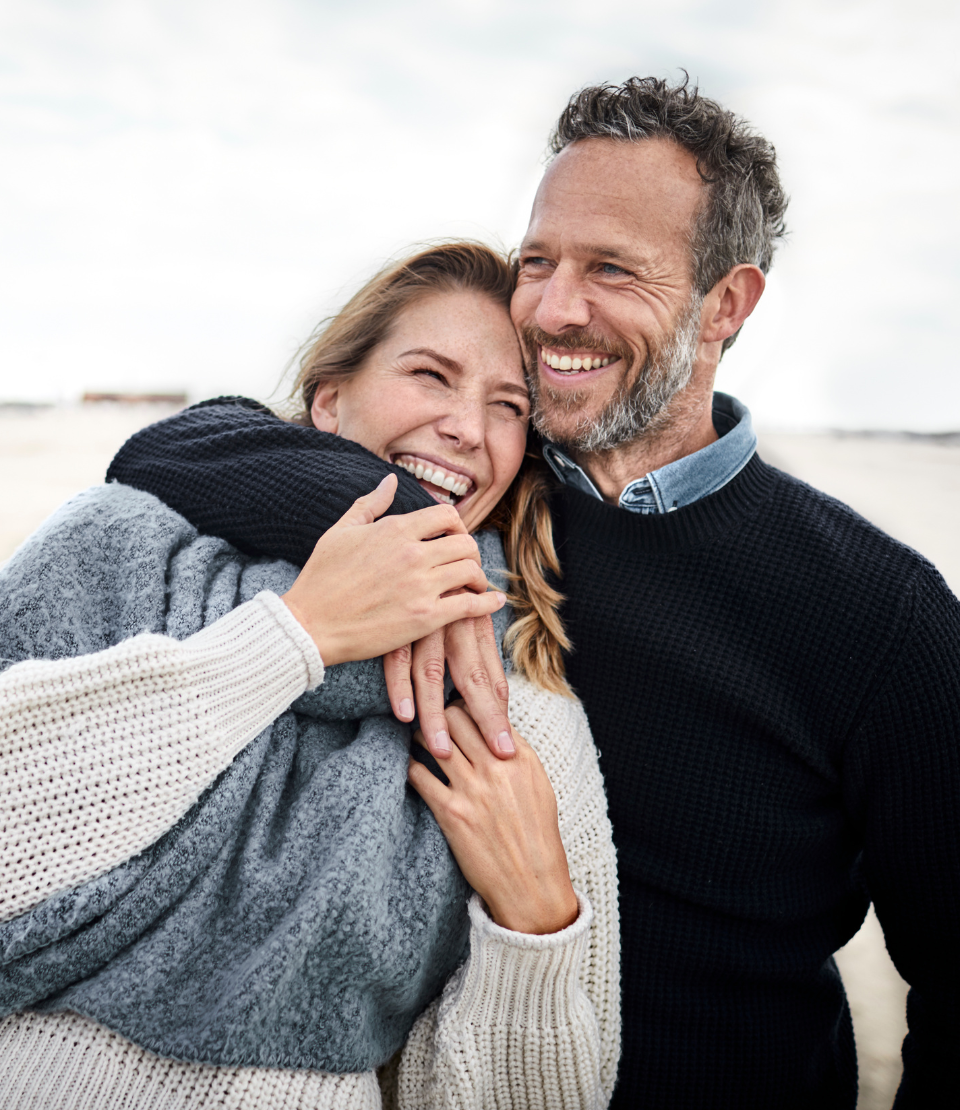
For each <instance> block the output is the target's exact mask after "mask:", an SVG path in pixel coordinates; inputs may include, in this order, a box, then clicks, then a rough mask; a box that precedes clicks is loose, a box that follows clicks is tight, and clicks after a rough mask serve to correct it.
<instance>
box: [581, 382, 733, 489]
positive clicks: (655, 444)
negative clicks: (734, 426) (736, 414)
mask: <svg viewBox="0 0 960 1110" xmlns="http://www.w3.org/2000/svg"><path fill="white" fill-rule="evenodd" d="M684 392H686V391H684ZM712 402H713V391H712V389H711V390H710V391H709V392H708V393H706V394H705V395H704V394H703V393H699V395H695V396H689V395H688V396H686V397H685V396H684V395H683V394H681V395H679V396H678V397H677V398H676V399H675V401H674V403H673V404H672V405H671V406H670V411H669V414H668V419H667V420H666V421H665V422H664V423H663V424H662V425H661V427H660V428H658V429H657V430H656V431H654V432H653V433H652V434H651V435H649V436H645V437H644V438H642V439H639V440H636V441H635V442H633V443H628V444H625V445H624V446H623V447H617V448H616V449H614V450H613V451H603V452H598V453H595V454H587V453H585V452H577V453H576V456H575V457H576V462H577V463H579V464H580V466H582V467H583V469H584V470H585V471H586V472H587V474H589V475H590V478H591V479H592V480H593V483H594V485H595V486H596V487H597V489H598V490H599V491H600V493H601V494H602V495H603V499H604V501H608V502H610V503H611V504H613V505H616V504H617V503H618V501H619V500H620V494H621V493H623V491H624V489H625V488H626V487H627V486H628V485H629V484H630V483H631V482H635V481H636V480H637V479H638V478H642V477H644V475H646V474H649V473H650V472H651V471H652V470H659V469H660V467H661V466H666V465H667V464H668V463H672V462H676V460H677V459H682V458H684V457H685V456H686V455H692V454H693V453H694V452H695V451H700V450H701V449H702V448H704V447H707V446H709V445H710V444H711V443H713V442H715V441H716V440H717V439H719V436H718V435H717V432H716V429H715V428H714V426H713V405H712Z"/></svg>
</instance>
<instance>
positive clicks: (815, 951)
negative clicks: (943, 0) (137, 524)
mask: <svg viewBox="0 0 960 1110" xmlns="http://www.w3.org/2000/svg"><path fill="white" fill-rule="evenodd" d="M553 151H554V154H555V157H554V159H553V161H552V162H551V164H550V165H549V167H548V169H547V171H546V174H545V176H544V179H543V183H542V185H541V188H540V190H539V192H538V194H537V198H536V200H535V202H534V207H533V213H532V216H531V221H530V227H529V229H528V231H527V234H526V236H525V238H524V242H523V245H522V247H521V251H520V259H519V275H518V285H517V291H516V294H515V297H514V301H513V309H512V311H513V317H514V322H515V324H516V326H517V329H518V332H519V334H520V336H521V338H522V340H523V343H524V346H525V348H526V350H527V353H528V355H529V361H530V381H531V386H532V389H533V391H534V395H535V399H536V417H535V419H536V423H537V427H538V430H539V431H540V432H541V434H542V435H543V436H544V437H545V439H546V440H547V443H546V445H545V447H544V453H545V456H546V458H547V460H548V462H549V463H550V465H551V467H552V469H553V470H554V472H555V474H556V476H557V479H558V481H557V487H556V490H555V492H554V494H553V495H552V501H551V509H552V514H553V522H554V533H555V536H556V540H557V547H558V552H559V555H560V559H561V564H562V582H561V586H562V589H563V591H564V593H565V594H566V596H567V599H568V600H567V603H566V605H565V608H564V612H563V616H564V620H565V622H566V627H567V631H568V633H569V635H570V637H571V640H572V642H573V644H574V651H573V653H572V654H571V656H570V658H569V665H568V666H569V677H570V680H571V682H572V685H573V686H574V688H575V689H576V691H577V693H578V694H579V695H580V697H581V698H582V699H583V701H584V704H585V706H586V709H587V713H588V716H589V718H590V722H591V726H592V728H593V731H594V735H595V738H596V741H597V744H598V747H599V749H600V752H601V758H602V766H603V770H604V773H605V777H606V782H607V789H608V794H609V803H610V814H611V819H612V822H613V827H614V837H615V840H616V843H617V848H618V858H619V867H620V897H621V920H622V959H623V1057H622V1061H621V1066H620V1076H619V1083H618V1087H617V1090H616V1093H615V1095H614V1101H613V1105H614V1106H616V1107H635V1106H636V1107H651V1108H656V1110H664V1108H668V1107H669V1108H673V1107H676V1108H680V1107H683V1108H687V1107H690V1108H693V1107H698V1108H699V1107H737V1108H745V1110H746V1108H751V1110H752V1108H756V1107H764V1108H767V1107H770V1108H773V1107H776V1108H785V1107H816V1108H817V1110H825V1108H828V1107H837V1108H840V1107H844V1108H850V1110H852V1108H853V1107H854V1106H855V1104H856V1058H855V1052H854V1045H853V1037H852V1027H851V1023H850V1016H849V1012H848V1009H847V1006H846V1001H845V998H844V995H843V988H842V985H841V983H840V980H839V976H838V974H837V970H836V966H835V964H834V962H833V959H832V953H833V952H834V951H836V949H837V948H839V947H840V946H841V945H842V944H844V943H845V942H846V941H847V940H848V939H849V938H850V937H851V936H852V935H853V933H854V932H855V931H856V929H857V928H858V926H859V924H860V922H861V921H862V920H863V917H864V914H865V912H866V908H867V906H868V904H869V902H870V900H871V899H872V900H873V901H874V902H875V904H876V907H877V911H878V914H879V916H880V919H881V921H882V923H883V925H884V929H885V933H886V937H887V942H888V946H889V948H890V951H891V954H892V956H893V958H894V961H895V962H896V964H897V966H898V968H899V969H900V971H901V973H902V974H903V976H904V978H906V979H907V981H908V982H909V983H910V984H911V987H912V990H911V996H910V1003H909V1018H910V1035H909V1037H908V1038H907V1041H906V1042H905V1045H904V1065H905V1070H904V1079H903V1083H902V1086H901V1089H900V1093H899V1096H898V1102H897V1106H898V1107H901V1108H908V1107H921V1106H922V1107H930V1106H937V1105H941V1104H944V1103H945V1101H946V1097H947V1096H946V1092H947V1091H948V1090H949V1087H948V1082H950V1081H952V1080H953V1078H954V1076H953V1072H954V1071H955V1069H956V1064H957V1059H958V1045H960V1014H958V990H957V987H958V979H960V971H958V962H960V961H958V956H957V952H958V940H960V937H958V925H957V922H958V921H960V882H958V877H960V876H958V862H960V816H958V813H960V807H958V806H957V800H958V798H960V744H958V729H960V725H958V721H960V603H958V602H957V600H956V599H955V598H954V597H953V595H952V594H951V593H950V591H949V590H948V589H947V587H946V586H945V584H944V583H943V581H942V579H941V578H940V577H939V575H938V574H937V573H936V571H935V570H934V569H933V568H932V567H931V566H930V565H929V564H928V563H926V562H925V561H924V560H923V559H922V558H921V557H920V556H918V555H916V554H915V553H914V552H912V551H909V550H908V549H906V548H904V547H902V546H901V545H900V544H898V543H896V542H895V541H893V540H891V539H890V538H889V537H887V536H885V535H883V534H882V533H880V532H879V531H878V530H876V529H875V528H873V527H872V526H871V525H869V524H868V523H867V522H865V521H864V520H862V519H861V518H859V517H858V516H857V515H856V514H855V513H853V512H852V511H851V510H849V509H848V508H846V507H845V506H843V505H840V504H839V503H837V502H835V501H833V500H832V499H830V498H828V497H826V496H824V495H822V494H820V493H818V492H816V491H814V490H812V489H810V488H809V487H806V486H804V485H803V484H802V483H799V482H797V481H795V480H793V479H791V478H789V477H787V476H786V475H783V474H781V473H779V472H778V471H776V470H773V469H772V468H770V467H768V466H766V465H765V464H764V463H763V462H762V461H761V460H760V459H759V457H758V456H757V454H756V451H755V446H756V441H755V437H754V435H753V432H752V430H751V426H750V418H749V414H748V413H747V411H746V409H745V408H744V407H743V406H742V405H741V404H739V403H738V402H736V401H734V400H733V399H732V398H728V397H725V396H724V395H722V394H714V393H713V379H714V375H715V372H716V369H717V365H718V363H719V360H720V357H721V355H722V353H723V350H724V349H725V348H727V347H729V346H730V344H732V343H733V341H734V340H735V338H736V335H737V333H738V331H739V329H740V327H741V326H742V324H743V322H744V321H745V320H746V318H747V317H748V316H749V314H750V312H751V311H752V310H753V308H754V307H755V305H756V304H757V302H758V300H759V298H760V296H761V294H762V292H763V285H764V274H765V273H766V272H767V270H768V268H769V265H770V263H771V259H772V255H773V251H774V247H775V245H776V243H777V241H778V239H779V238H780V237H781V236H782V233H783V212H784V208H785V205H786V200H785V197H784V194H783V192H782V189H781V187H780V184H779V181H778V178H777V172H776V165H775V159H774V152H773V149H772V147H770V145H769V144H768V143H767V142H766V141H765V140H763V139H762V138H760V137H759V136H757V135H755V134H754V133H752V132H751V131H750V129H749V128H748V127H747V126H746V124H745V123H744V122H743V121H742V120H738V119H737V118H735V117H734V116H732V115H731V114H730V113H728V112H726V111H724V110H723V109H722V108H720V107H719V106H718V105H716V104H715V103H713V102H712V101H709V100H707V99H705V98H703V97H701V96H700V95H699V94H698V93H697V91H696V90H692V89H690V88H689V87H688V86H687V85H686V84H683V85H680V86H677V87H671V86H669V85H667V84H666V83H665V82H662V81H657V80H653V79H644V80H640V79H635V80H632V81H628V82H626V83H625V84H624V85H622V86H619V87H610V86H601V87H599V88H593V89H587V90H585V91H584V92H582V93H580V94H579V95H577V96H575V97H574V98H573V100H572V101H571V102H570V105H569V106H568V108H567V110H566V111H565V112H564V114H563V115H562V116H561V119H560V121H559V124H558V127H557V132H556V135H555V138H554V141H553ZM805 330H807V331H808V332H809V331H810V330H811V329H810V328H809V326H808V327H807V328H806V329H805ZM234 449H236V444H234ZM226 461H227V460H224V462H225V463H226ZM298 473H299V472H298ZM117 476H118V477H121V478H124V475H123V474H118V475H117ZM124 480H130V478H129V477H127V478H125V479H124ZM228 482H229V478H227V477H226V476H225V478H224V483H225V485H226V484H228ZM155 492H159V493H161V495H162V493H163V491H162V490H159V489H158V490H155ZM347 492H348V495H350V496H353V492H352V491H347ZM361 492H362V491H361ZM304 494H305V491H304V488H303V486H302V485H301V486H300V487H299V488H298V490H297V500H296V504H297V505H299V506H301V507H302V506H303V505H304V504H305V501H308V500H309V498H308V497H307V498H306V499H305V497H304ZM243 496H244V498H246V499H249V498H250V490H249V489H245V490H244V492H243ZM471 635H472V633H471ZM458 637H459V638H458ZM469 639H470V637H469V636H467V637H466V639H464V634H463V633H462V632H457V631H451V632H450V633H449V635H448V637H447V642H446V646H445V648H444V647H443V645H441V646H440V648H439V650H441V651H442V650H445V651H446V654H447V656H448V658H449V659H450V661H451V668H452V670H453V671H454V675H455V677H457V676H458V675H462V676H464V681H463V682H460V681H459V679H458V685H460V687H461V692H463V693H465V695H466V697H467V700H468V702H469V703H470V704H471V707H472V708H474V710H475V714H476V715H477V716H478V719H482V720H483V721H484V732H485V734H486V735H488V736H489V737H490V738H491V742H493V738H494V737H495V735H496V732H497V729H498V728H499V727H500V724H501V723H502V719H503V708H502V706H501V705H499V704H498V703H497V700H496V698H495V696H494V695H493V693H492V692H491V691H492V690H494V689H495V688H496V680H497V675H496V673H495V668H494V667H493V665H492V664H489V663H488V664H485V667H486V670H484V666H481V665H480V662H481V661H480V655H482V652H481V651H479V649H477V648H476V646H475V644H476V641H475V640H474V647H473V648H472V649H470V648H468V646H465V643H466V640H469ZM437 650H438V648H437V644H436V642H434V643H431V644H426V645H422V646H421V647H420V648H419V649H418V652H417V653H416V654H415V663H414V674H415V679H416V685H417V696H418V707H419V710H420V717H421V722H422V724H423V727H424V731H425V732H426V734H427V736H428V739H429V738H430V737H431V736H432V735H433V733H434V732H435V731H436V730H437V729H438V728H440V727H442V718H439V717H438V704H439V703H438V693H437V691H436V689H435V688H432V687H431V686H430V683H429V682H428V681H427V678H426V675H427V674H429V673H432V672H433V671H435V670H436V668H435V666H431V663H435V662H436V659H435V656H436V652H437ZM471 650H472V652H473V654H472V655H471ZM484 676H486V678H485V677H484ZM471 677H472V678H473V679H474V681H473V682H471V681H469V679H470V678H471ZM395 686H396V688H397V689H398V690H399V689H401V688H404V687H403V681H402V680H401V681H400V682H399V683H396V682H395ZM485 690H486V694H485V693H484V691H485ZM395 704H397V699H396V698H395Z"/></svg>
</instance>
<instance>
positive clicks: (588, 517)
mask: <svg viewBox="0 0 960 1110" xmlns="http://www.w3.org/2000/svg"><path fill="white" fill-rule="evenodd" d="M780 481H781V475H780V474H779V472H778V471H776V470H774V469H773V468H772V467H770V466H767V464H766V463H765V462H763V461H762V460H761V459H760V457H759V456H758V455H756V454H754V456H753V457H752V458H751V459H750V461H749V462H748V463H747V465H746V466H745V467H744V468H743V469H742V470H741V471H740V473H739V474H737V475H736V477H734V478H733V479H731V481H729V482H728V483H727V484H726V485H725V486H724V487H723V488H722V489H719V490H717V492H716V493H713V494H710V496H709V497H704V498H702V499H701V500H700V501H696V502H694V503H693V504H692V505H686V506H684V507H683V508H682V509H677V510H676V511H675V512H672V513H663V514H657V515H653V514H650V515H642V514H636V513H626V512H624V511H623V510H622V509H621V508H619V507H618V506H616V505H608V504H607V503H606V502H604V501H598V500H597V499H596V498H595V497H591V496H589V495H588V494H585V493H581V492H580V491H579V490H576V489H573V488H571V487H569V486H560V487H558V488H557V489H556V490H555V492H554V494H553V498H554V505H555V506H556V508H557V510H558V511H559V512H560V513H561V514H562V515H563V516H564V517H566V520H567V526H568V530H569V531H570V532H571V533H580V532H581V531H584V532H587V533H588V534H589V535H590V536H591V538H592V540H593V541H594V542H596V543H598V544H601V545H609V546H611V547H612V548H617V547H620V546H622V545H626V546H627V547H630V548H633V549H640V550H643V551H647V552H649V553H651V554H655V553H659V552H664V553H665V552H670V551H681V550H686V549H692V548H695V547H700V546H702V545H703V544H705V543H710V542H712V541H713V540H714V539H716V538H717V537H718V536H720V535H722V534H723V533H725V532H731V531H735V530H737V529H738V528H740V527H741V526H742V525H743V524H744V523H746V522H747V521H749V520H750V519H752V518H754V517H755V516H756V515H757V513H758V512H759V511H760V510H761V508H762V506H763V504H764V502H766V501H767V500H768V499H769V498H770V496H771V494H772V493H773V490H774V488H775V487H776V486H777V485H778V484H779V482H780ZM561 559H562V554H561Z"/></svg>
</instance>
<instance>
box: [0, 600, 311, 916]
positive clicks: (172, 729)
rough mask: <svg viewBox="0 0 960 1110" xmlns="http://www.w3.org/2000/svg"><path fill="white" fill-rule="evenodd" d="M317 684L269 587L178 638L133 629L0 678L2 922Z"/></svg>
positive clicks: (79, 878) (207, 774)
mask: <svg viewBox="0 0 960 1110" xmlns="http://www.w3.org/2000/svg"><path fill="white" fill-rule="evenodd" d="M322 680H323V664H322V662H321V659H320V655H319V652H318V651H317V649H316V646H315V645H314V643H313V641H312V640H311V639H310V637H309V636H308V634H307V633H306V632H305V631H304V630H303V628H301V626H300V625H299V623H298V622H297V621H296V619H295V618H294V617H293V615H292V614H291V613H290V611H289V610H288V609H287V607H286V605H284V603H283V602H282V601H281V600H280V598H278V597H277V596H276V594H272V593H269V592H264V593H261V594H258V595H257V597H255V598H253V599H252V600H251V601H248V602H247V603H246V604H244V605H241V606H239V607H238V608H237V609H234V610H233V611H232V612H231V613H228V614H227V615H226V616H224V617H222V618H221V619H220V620H218V621H216V622H215V623H214V624H212V625H211V626H210V627H209V628H205V629H203V630H202V631H201V632H197V633H196V634H195V635H193V636H190V637H188V638H187V639H185V640H180V641H178V640H174V639H172V638H170V637H166V636H158V635H154V634H143V635H140V636H134V637H132V638H131V639H128V640H125V641H123V642H122V643H120V644H117V645H116V646H115V647H111V648H108V649H106V650H104V651H99V652H95V653H92V654H89V655H81V656H78V657H75V658H66V659H59V660H29V661H25V662H21V663H17V664H15V665H14V666H12V667H10V668H9V669H8V670H7V671H5V672H4V673H3V674H2V675H0V807H2V821H0V920H9V919H10V918H13V917H16V916H17V915H18V914H20V913H23V912H25V911H26V910H28V909H30V908H31V907H33V906H35V905H37V904H39V903H40V902H42V901H43V900H44V899H46V898H48V897H49V896H50V895H51V894H54V893H56V892H57V891H60V890H65V889H67V888H69V887H73V886H76V885H78V884H80V883H83V882H86V881H88V880H89V879H92V878H94V877H95V876H97V875H100V874H103V873H104V872H106V871H109V870H110V869H111V868H112V867H115V866H117V865H118V864H119V863H121V862H123V861H124V860H126V859H129V858H130V857H131V856H133V855H136V854H137V853H138V852H141V851H143V849H144V848H146V847H148V846H149V845H150V844H152V843H153V842H154V841H155V840H157V839H158V838H159V837H160V836H161V835H162V834H163V833H164V832H165V831H166V830H167V829H169V828H170V827H171V826H172V825H173V824H175V823H176V821H177V820H179V818H180V817H182V816H183V814H184V813H186V812H187V810H188V809H190V807H191V806H192V805H193V803H194V802H195V801H196V800H197V798H198V797H199V796H200V794H201V793H202V792H203V791H204V790H205V789H206V788H207V787H208V786H209V785H210V784H211V783H212V782H213V780H214V779H215V778H216V777H217V775H219V774H220V772H221V771H222V770H223V769H224V768H225V767H227V766H228V765H229V764H230V762H231V761H232V760H233V758H234V757H235V756H236V754H237V753H238V752H239V751H240V750H241V749H242V748H243V747H244V746H245V745H246V744H248V743H249V742H250V740H252V739H253V737H255V736H256V735H257V734H258V733H259V732H261V731H262V730H263V729H264V728H265V727H266V726H267V725H268V724H269V723H270V722H271V721H272V720H274V718H276V717H277V716H278V715H279V714H280V713H281V712H283V710H284V709H286V708H287V706H289V705H290V703H291V702H292V701H293V700H294V699H295V698H296V697H298V696H299V695H300V694H301V693H303V691H304V690H306V689H309V688H311V687H313V686H316V685H318V684H319V683H320V682H321V681H322Z"/></svg>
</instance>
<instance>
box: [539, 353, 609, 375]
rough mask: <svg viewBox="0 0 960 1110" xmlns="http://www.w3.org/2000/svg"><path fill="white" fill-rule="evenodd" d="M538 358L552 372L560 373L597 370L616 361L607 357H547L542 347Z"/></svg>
mask: <svg viewBox="0 0 960 1110" xmlns="http://www.w3.org/2000/svg"><path fill="white" fill-rule="evenodd" d="M540 357H541V358H542V359H543V361H544V363H545V364H546V365H547V366H549V367H550V368H551V369H552V370H559V371H560V372H561V373H576V371H578V370H599V369H600V367H601V366H609V364H610V363H611V362H616V361H617V360H616V358H611V357H609V356H607V357H603V356H600V357H597V358H572V357H571V356H570V355H548V354H547V352H546V350H545V349H544V348H543V347H541V348H540Z"/></svg>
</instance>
